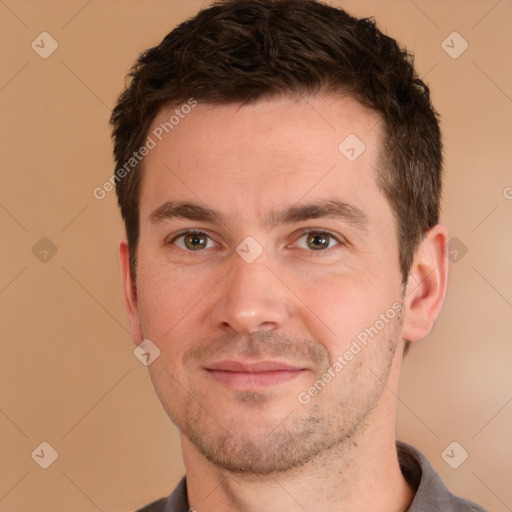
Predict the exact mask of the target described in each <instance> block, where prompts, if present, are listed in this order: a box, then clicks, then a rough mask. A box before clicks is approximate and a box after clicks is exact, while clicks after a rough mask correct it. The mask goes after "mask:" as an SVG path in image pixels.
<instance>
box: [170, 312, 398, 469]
mask: <svg viewBox="0 0 512 512" xmlns="http://www.w3.org/2000/svg"><path fill="white" fill-rule="evenodd" d="M402 323H403V320H402V315H401V314H398V315H397V317H396V318H395V319H394V324H393V325H392V326H390V329H389V330H387V332H386V334H385V335H384V336H382V337H380V336H379V337H378V338H376V339H375V340H372V342H371V343H375V342H377V343H379V344H382V345H381V349H380V350H379V351H378V353H377V355H378V356H380V357H381V362H380V365H379V366H378V368H376V370H377V371H373V370H371V369H370V371H369V372H368V371H367V370H368V369H367V368H366V366H365V362H366V363H368V361H367V358H365V357H364V356H363V358H362V359H361V360H359V361H358V360H356V359H354V360H353V361H351V363H350V366H351V367H352V368H351V372H350V374H344V372H346V370H347V368H350V366H349V367H347V368H345V369H344V370H343V371H342V372H341V374H340V375H338V376H336V378H335V379H334V380H336V379H344V382H345V384H346V385H347V386H349V387H350V389H351V390H353V391H354V393H352V396H351V395H348V396H346V394H343V392H341V393H340V394H342V395H343V396H342V397H339V399H338V400H337V401H335V400H331V403H332V404H333V405H332V406H331V407H326V402H323V403H322V402H320V401H318V399H319V398H320V397H321V395H322V393H324V394H325V393H329V392H332V391H333V390H334V388H333V389H327V390H325V389H324V390H323V392H322V393H320V394H319V396H318V397H315V398H313V399H312V401H311V403H310V404H309V405H308V406H307V409H304V407H306V406H304V405H302V404H299V403H298V401H297V400H296V397H295V396H293V398H292V400H293V401H294V404H293V405H291V406H290V410H288V411H283V420H282V422H281V423H280V424H279V425H278V426H277V427H276V426H275V425H273V426H271V425H269V426H268V429H265V431H264V432H262V433H259V434H258V435H251V434H248V433H247V430H244V428H243V427H241V426H240V425H237V423H236V421H235V422H226V421H225V418H219V419H218V420H217V419H216V418H215V417H214V413H213V411H212V412H210V411H207V410H206V409H205V408H204V407H203V406H202V405H201V404H200V403H199V402H198V401H197V400H195V399H192V398H191V397H188V399H187V401H186V404H183V405H182V407H181V410H180V411H179V412H178V410H177V408H176V404H173V403H171V402H172V397H168V399H167V400H165V399H164V400H162V399H163V398H164V397H160V399H161V401H162V403H163V405H164V408H165V410H166V412H167V414H168V416H169V418H170V419H171V420H172V421H173V423H174V424H175V425H176V426H177V427H178V429H179V430H180V432H181V434H182V435H184V436H186V437H187V438H188V440H189V441H190V442H191V443H192V444H193V445H194V446H195V447H196V449H197V450H198V451H199V453H201V454H202V455H203V456H204V457H205V458H206V459H207V460H208V461H210V462H211V463H212V464H213V465H215V466H216V467H217V468H219V469H221V470H225V471H228V472H230V473H233V474H238V475H240V476H251V475H252V476H255V477H263V476H271V475H273V474H283V473H287V472H292V471H294V470H300V468H302V467H304V466H306V465H308V464H315V463H316V462H319V463H320V464H321V465H324V464H326V461H327V460H328V459H330V458H332V459H334V458H337V459H339V458H340V457H343V458H346V459H347V460H348V459H349V458H350V457H349V454H350V453H351V452H352V451H353V449H354V447H355V446H357V444H358V442H359V440H360V439H362V438H363V437H364V433H365V430H366V428H367V426H368V425H369V423H370V422H371V415H372V412H374V410H375V409H376V407H377V406H378V405H379V402H380V399H381V397H382V395H383V393H384V391H385V389H386V387H387V382H388V380H389V375H390V372H391V369H392V366H393V361H394V358H395V356H396V351H397V348H398V346H399V339H398V335H399V334H398V333H399V332H400V329H401V326H402ZM365 350H366V351H367V350H371V349H369V348H368V347H365V348H364V349H363V351H365ZM370 357H375V355H373V356H372V355H370ZM324 370H325V369H324ZM324 370H322V371H321V372H320V375H322V373H323V372H324ZM317 378H318V377H317V376H316V377H315V380H316V379H317ZM367 382H371V383H372V385H371V387H369V388H368V387H366V388H364V384H365V383H367ZM329 386H333V384H328V387H329ZM334 386H336V384H334ZM361 389H363V392H362V391H361ZM237 399H238V401H239V403H240V406H241V412H240V414H243V410H244V407H251V408H256V409H260V408H261V409H262V411H263V412H262V414H264V410H265V401H266V400H267V397H266V396H265V395H264V394H263V393H258V392H251V393H239V394H238V395H237ZM164 402H166V403H164ZM173 410H174V411H176V412H173ZM305 410H307V414H304V411H305ZM242 425H243V422H242Z"/></svg>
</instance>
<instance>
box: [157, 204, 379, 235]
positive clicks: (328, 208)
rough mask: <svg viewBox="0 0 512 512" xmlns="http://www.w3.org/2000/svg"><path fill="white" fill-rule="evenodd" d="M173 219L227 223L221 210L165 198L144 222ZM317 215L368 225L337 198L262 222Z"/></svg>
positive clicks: (295, 207) (353, 208) (289, 221)
mask: <svg viewBox="0 0 512 512" xmlns="http://www.w3.org/2000/svg"><path fill="white" fill-rule="evenodd" d="M177 218H180V219H188V220H196V221H200V222H210V223H219V224H225V225H229V221H228V219H227V217H226V216H225V215H223V214H222V213H220V212H218V211H216V210H213V209H211V208H209V207H207V206H203V205H201V204H198V203H194V202H190V201H167V202H165V203H163V204H162V205H160V206H159V207H158V208H156V209H155V210H153V211H152V212H151V214H150V215H149V217H148V221H149V223H150V224H154V225H156V224H160V223H162V222H164V221H166V220H173V219H177ZM320 218H322V219H323V218H325V219H334V220H341V221H344V222H346V223H347V224H349V225H351V226H353V227H355V228H357V229H360V230H363V231H367V230H368V228H369V226H370V222H369V220H368V217H367V215H366V214H365V213H364V212H363V211H362V210H360V209H359V208H357V207H356V206H354V205H351V204H349V203H345V202H343V201H340V200H338V199H329V200H322V201H318V202H314V203H307V204H302V205H298V204H295V205H292V206H289V207H286V208H284V209H282V210H278V211H274V212H271V213H269V214H268V215H266V216H265V217H264V219H263V224H264V225H266V226H268V227H275V226H277V225H279V224H292V223H296V222H302V221H307V220H310V219H320Z"/></svg>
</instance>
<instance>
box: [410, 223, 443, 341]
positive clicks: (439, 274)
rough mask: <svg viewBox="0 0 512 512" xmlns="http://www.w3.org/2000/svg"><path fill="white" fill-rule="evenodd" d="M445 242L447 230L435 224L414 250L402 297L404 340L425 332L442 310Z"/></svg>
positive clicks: (413, 339)
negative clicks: (404, 292)
mask: <svg viewBox="0 0 512 512" xmlns="http://www.w3.org/2000/svg"><path fill="white" fill-rule="evenodd" d="M447 243H448V230H447V229H446V227H445V226H443V225H442V224H437V225H436V226H434V227H433V228H432V229H430V230H429V231H428V232H427V233H426V235H425V238H424V239H423V241H422V242H421V243H420V245H419V247H418V249H417V250H416V254H415V256H414V260H413V264H412V267H411V270H410V272H409V279H408V281H407V288H406V294H405V299H404V307H405V319H404V330H403V337H404V339H406V340H410V341H416V340H420V339H422V338H424V337H425V336H427V334H428V333H429V332H430V331H431V330H432V327H433V325H434V322H435V320H436V318H437V316H438V315H439V313H440V311H441V308H442V306H443V302H444V298H445V294H446V286H447V283H448V258H447V256H446V247H445V246H446V244H447Z"/></svg>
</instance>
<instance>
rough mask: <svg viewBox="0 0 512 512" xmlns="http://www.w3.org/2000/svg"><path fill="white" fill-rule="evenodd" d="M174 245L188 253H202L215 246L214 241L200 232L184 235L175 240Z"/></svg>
mask: <svg viewBox="0 0 512 512" xmlns="http://www.w3.org/2000/svg"><path fill="white" fill-rule="evenodd" d="M171 243H172V244H174V245H176V246H178V247H179V248H180V249H184V250H187V251H200V250H202V249H210V248H212V247H214V246H215V243H214V242H213V240H212V239H211V238H210V237H209V236H208V235H207V234H206V233H203V232H200V231H197V232H196V231H189V232H188V233H183V234H181V235H179V236H177V237H176V238H174V240H172V241H171Z"/></svg>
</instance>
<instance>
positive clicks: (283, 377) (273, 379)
mask: <svg viewBox="0 0 512 512" xmlns="http://www.w3.org/2000/svg"><path fill="white" fill-rule="evenodd" d="M205 370H206V371H207V372H208V373H209V375H211V377H212V378H214V379H215V380H216V381H217V382H220V383H221V384H223V385H225V386H227V387H230V388H234V389H237V390H254V389H264V388H268V387H271V386H275V385H277V384H281V383H284V382H288V381H290V380H292V379H295V378H296V377H298V376H299V375H301V374H303V373H304V372H306V371H307V370H306V368H304V367H302V366H297V365H289V364H285V363H282V362H279V361H257V362H246V361H245V362H244V361H235V360H226V361H220V362H218V363H213V364H210V365H208V366H207V367H206V368H205Z"/></svg>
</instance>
